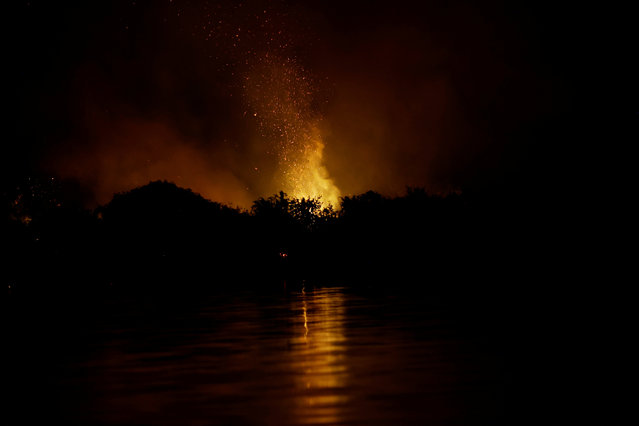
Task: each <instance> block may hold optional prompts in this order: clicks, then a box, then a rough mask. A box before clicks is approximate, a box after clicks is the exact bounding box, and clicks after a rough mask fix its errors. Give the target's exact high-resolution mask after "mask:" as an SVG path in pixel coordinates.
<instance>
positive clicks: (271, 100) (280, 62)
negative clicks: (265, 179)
mask: <svg viewBox="0 0 639 426" xmlns="http://www.w3.org/2000/svg"><path fill="white" fill-rule="evenodd" d="M243 88H244V95H245V100H246V106H247V112H246V116H248V117H249V118H250V119H252V120H255V121H256V124H257V128H258V129H259V133H260V135H261V142H266V145H267V147H268V148H267V149H268V151H269V152H274V153H275V154H276V156H277V160H278V163H279V167H278V169H277V171H278V173H279V174H278V176H276V178H275V181H276V183H277V185H278V186H279V188H278V189H280V190H283V191H284V192H286V193H287V194H289V195H291V196H293V197H295V198H315V199H319V202H320V204H321V205H322V207H328V205H332V206H334V207H338V206H339V197H340V190H339V188H338V187H337V185H336V184H335V183H334V182H333V180H332V179H331V177H330V175H329V173H328V170H327V168H326V165H325V162H324V147H325V144H324V141H323V139H322V135H321V132H320V124H321V122H322V115H321V112H320V111H319V108H318V107H317V105H316V104H317V103H318V102H317V100H318V98H321V96H320V95H319V94H318V93H319V92H321V90H319V89H318V86H317V84H316V83H315V81H314V79H313V78H312V76H311V75H310V73H309V72H308V71H307V70H306V69H304V67H302V66H301V65H299V64H298V63H297V61H295V60H294V58H288V57H286V58H278V57H276V56H273V55H271V56H268V57H266V58H265V59H263V60H262V61H261V62H259V63H258V64H255V66H254V67H253V68H252V69H251V71H250V73H248V74H247V75H246V76H245V78H244V84H243Z"/></svg>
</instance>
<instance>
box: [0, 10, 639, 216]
mask: <svg viewBox="0 0 639 426" xmlns="http://www.w3.org/2000/svg"><path fill="white" fill-rule="evenodd" d="M514 3H517V4H516V5H515V4H513V2H500V1H485V2H469V1H441V2H440V1H434V2H382V1H379V2H378V1H349V2H342V1H322V2H302V1H270V2H266V1H247V2H235V1H182V0H173V1H169V0H166V1H90V2H66V1H62V2H50V1H13V2H10V3H9V5H5V6H4V10H3V17H4V19H3V21H4V22H3V26H4V27H5V29H4V31H5V32H6V34H5V37H4V38H5V45H6V50H5V52H4V64H5V67H4V68H5V71H7V70H8V77H5V78H4V86H5V94H7V93H8V98H5V99H6V103H5V104H8V106H9V112H8V116H7V115H5V118H8V120H7V122H6V132H5V136H4V138H3V139H4V141H3V144H2V151H3V152H2V169H3V174H4V175H5V178H4V179H3V181H5V182H12V181H15V180H17V179H21V178H23V177H24V176H28V175H31V174H39V175H46V176H56V177H59V178H62V179H66V180H73V181H75V182H76V183H77V184H78V185H79V186H81V187H84V188H86V194H88V195H85V199H84V201H85V203H86V204H88V205H95V204H97V203H106V202H108V201H109V200H110V199H111V197H112V195H113V193H114V192H121V191H126V190H129V189H131V188H133V187H135V186H140V185H144V184H145V183H147V182H149V181H150V180H156V179H166V180H169V181H173V182H175V183H176V184H178V185H180V186H184V187H188V188H192V189H193V190H194V191H195V192H199V193H201V194H202V195H203V196H205V197H207V198H209V199H212V200H216V201H220V202H225V203H229V204H232V205H239V206H243V207H247V206H249V205H250V203H251V201H252V200H254V199H256V198H257V197H259V196H267V195H270V194H272V193H275V192H276V191H278V190H280V189H284V190H286V191H287V192H289V193H292V194H293V195H307V196H308V195H313V196H315V195H322V196H323V197H324V198H329V199H330V198H331V197H333V199H336V197H337V196H340V195H341V196H343V195H348V194H355V193H361V192H364V191H367V190H369V189H373V190H376V191H380V192H382V193H386V194H391V195H392V194H399V193H402V192H403V191H404V189H405V187H406V186H407V185H410V186H424V187H426V188H427V189H429V190H430V191H434V192H446V191H451V190H459V189H463V190H467V189H474V188H486V187H494V188H506V189H507V190H513V189H515V190H517V188H528V189H529V188H532V187H537V186H546V187H552V186H553V185H559V183H558V182H559V180H560V179H561V178H562V177H563V175H564V174H571V173H573V171H572V168H571V163H573V162H575V163H578V162H579V161H580V160H579V158H580V155H581V154H582V153H583V151H585V150H587V149H591V147H592V146H593V140H594V139H597V137H598V136H599V133H597V132H595V131H594V130H593V126H595V125H596V123H597V122H603V121H605V118H604V116H605V117H609V116H613V117H614V116H615V114H617V112H619V114H621V115H623V114H630V117H631V118H632V117H634V116H633V114H634V115H636V114H637V112H636V111H637V110H639V107H637V105H636V102H635V100H636V97H635V96H636V94H637V91H636V87H637V85H636V81H635V82H634V83H629V82H631V81H632V80H631V77H632V76H633V75H635V77H636V74H634V71H635V70H636V69H635V68H633V67H632V66H631V62H632V56H633V55H632V50H633V48H632V46H633V45H634V41H636V39H635V37H634V35H635V34H636V31H635V30H634V29H633V26H632V22H631V18H630V16H631V14H630V13H629V11H628V10H624V9H620V8H617V9H616V8H614V7H612V6H611V7H610V8H607V9H605V10H604V9H597V8H594V7H593V8H590V9H586V8H585V6H584V5H583V4H581V3H576V2H575V3H574V4H571V3H566V2H564V3H562V5H556V4H554V3H549V4H544V2H529V4H526V3H522V2H514ZM633 40H634V41H633ZM635 53H636V51H635ZM613 97H614V98H615V99H616V100H617V101H613V100H612V99H613ZM604 99H605V101H604ZM633 102H635V103H634V104H633ZM633 108H634V109H633ZM633 111H634V112H633ZM634 120H635V122H636V117H634ZM600 127H601V128H605V127H606V126H603V125H602V126H600ZM608 135H610V134H608ZM586 137H587V138H589V139H588V140H587V141H586V139H585V138H586ZM602 143H603V142H602ZM586 145H587V146H588V147H587V146H586ZM594 168H597V167H594ZM568 169H571V172H570V173H567V172H566V173H562V171H563V170H568ZM575 173H576V172H575ZM572 178H573V179H574V178H575V177H574V176H572ZM312 179H315V180H316V182H314V184H313V185H311V186H309V185H308V181H309V180H312ZM305 191H306V192H305Z"/></svg>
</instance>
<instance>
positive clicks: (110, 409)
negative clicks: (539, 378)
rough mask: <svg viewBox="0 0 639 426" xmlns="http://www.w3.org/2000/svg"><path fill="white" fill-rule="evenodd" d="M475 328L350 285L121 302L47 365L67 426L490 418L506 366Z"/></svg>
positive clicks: (406, 298) (422, 303)
mask: <svg viewBox="0 0 639 426" xmlns="http://www.w3.org/2000/svg"><path fill="white" fill-rule="evenodd" d="M471 322H472V321H471ZM480 334H481V333H479V334H478V332H477V327H473V325H472V324H470V323H469V322H468V320H467V319H463V318H461V319H460V317H459V315H458V314H457V313H456V311H455V310H451V309H445V308H442V307H441V306H438V305H437V304H429V303H428V301H427V300H415V298H412V297H410V295H403V296H402V295H399V296H398V295H388V294H380V293H379V292H372V291H371V292H362V291H359V292H357V291H351V290H349V289H346V288H299V289H297V290H295V291H290V289H289V291H282V292H278V293H277V294H268V295H266V294H255V293H251V292H246V293H238V294H233V295H228V294H227V295H217V296H209V297H202V298H200V299H199V300H197V301H190V302H188V303H184V302H181V303H175V304H173V303H171V302H170V301H165V302H164V304H163V303H153V304H146V305H145V303H144V302H140V301H139V300H138V301H129V302H124V301H119V302H114V303H113V304H112V305H111V306H110V307H109V308H108V309H107V314H105V315H102V316H101V317H100V320H99V321H98V322H97V324H94V325H92V326H91V327H90V328H89V329H88V331H86V332H85V334H84V335H83V337H82V340H81V341H79V342H75V345H72V346H74V350H73V351H72V354H67V355H64V356H61V357H59V360H58V361H57V362H56V366H55V368H54V369H53V370H54V373H51V378H50V381H51V382H52V383H53V385H52V386H53V388H55V393H56V394H57V396H56V400H55V403H53V405H55V410H54V411H55V412H56V413H57V414H56V416H58V417H60V419H62V420H64V421H65V422H66V423H67V424H167V425H208V424H268V425H270V424H275V425H283V424H331V425H334V424H361V425H376V424H385V425H386V424H387V425H398V424H432V425H449V424H450V425H452V424H464V425H468V424H496V423H499V422H500V420H501V419H502V417H503V410H504V407H503V399H504V395H503V392H504V383H503V381H504V374H503V371H502V367H503V366H502V365H501V358H500V354H499V351H498V350H497V349H496V348H495V347H494V345H492V344H490V343H489V342H486V341H485V340H483V339H482V338H481V336H480ZM47 368H49V367H47Z"/></svg>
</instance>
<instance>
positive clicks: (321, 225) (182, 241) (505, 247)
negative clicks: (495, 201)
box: [3, 180, 530, 291]
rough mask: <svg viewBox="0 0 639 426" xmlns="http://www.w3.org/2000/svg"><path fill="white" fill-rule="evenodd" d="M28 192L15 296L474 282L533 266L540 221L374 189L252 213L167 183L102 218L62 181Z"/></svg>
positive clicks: (12, 226)
mask: <svg viewBox="0 0 639 426" xmlns="http://www.w3.org/2000/svg"><path fill="white" fill-rule="evenodd" d="M28 188H29V190H28V191H25V190H24V188H23V189H22V190H20V191H19V192H18V193H14V194H9V195H10V196H6V202H5V208H6V209H7V210H6V212H5V213H6V218H7V219H6V220H5V221H4V227H5V235H7V238H6V240H5V244H6V245H7V246H8V247H9V248H10V250H9V251H8V252H9V253H10V254H9V256H8V263H7V264H8V265H9V267H8V268H6V269H5V271H4V276H3V280H4V282H5V284H6V285H7V286H8V287H9V286H11V288H12V289H13V291H21V289H25V288H29V289H38V290H42V291H46V290H51V289H55V291H59V290H60V289H61V288H72V289H74V291H77V290H78V289H85V290H90V289H94V288H97V287H101V286H120V287H122V286H124V287H126V286H130V287H139V286H144V287H147V288H148V287H158V288H160V287H166V286H168V287H170V288H193V287H196V288H220V287H222V288H226V287H229V288H232V287H237V286H246V285H258V286H267V285H269V283H272V282H274V281H281V280H325V281H331V282H357V283H366V284H367V285H370V284H378V283H384V284H385V285H390V286H401V285H410V286H413V287H415V288H420V289H424V288H428V287H429V286H433V285H435V284H434V283H437V285H441V283H442V282H444V281H445V282H446V285H448V286H455V285H459V284H460V283H465V285H467V284H468V283H469V282H477V281H478V279H479V277H483V278H486V277H489V278H490V279H491V280H492V281H493V282H494V281H496V280H498V279H502V280H504V279H507V276H508V271H512V270H515V269H516V268H517V267H518V265H520V264H521V263H522V262H523V261H524V260H526V255H527V254H526V253H524V252H522V249H525V248H526V247H527V245H529V243H528V242H527V239H528V238H529V236H530V235H529V233H527V231H526V230H527V229H528V228H529V224H527V223H523V222H522V221H521V217H519V216H511V215H510V213H508V212H504V210H503V209H502V210H501V213H500V212H499V210H498V209H494V208H491V209H487V208H486V203H480V202H478V201H477V200H476V199H473V198H472V197H470V196H468V195H466V194H457V193H451V194H448V195H445V196H440V195H431V194H428V193H427V192H426V191H425V190H423V189H420V188H408V189H407V192H406V194H405V195H403V196H401V197H395V198H389V197H385V196H382V195H381V194H379V193H376V192H372V191H370V192H367V193H364V194H361V195H356V196H349V197H344V198H342V200H341V205H340V206H339V209H333V208H331V207H329V208H323V207H322V205H321V203H320V200H317V199H295V198H291V197H289V196H287V194H285V193H283V192H280V193H279V194H277V195H273V196H271V197H269V198H260V199H258V200H256V201H255V202H254V203H253V206H252V207H251V209H250V210H249V211H245V210H241V209H238V208H231V207H228V206H225V205H221V204H219V203H216V202H212V201H209V200H206V199H204V198H202V197H201V196H199V195H198V194H195V193H193V192H192V191H190V190H188V189H183V188H180V187H177V186H176V185H174V184H172V183H169V182H162V181H157V182H151V183H149V184H148V185H145V186H143V187H139V188H136V189H133V190H131V191H129V192H126V193H121V194H117V195H115V197H114V198H113V200H112V201H111V202H110V203H108V204H107V205H104V206H100V207H99V208H97V209H95V210H94V211H89V210H85V209H84V208H82V207H81V206H80V205H79V204H74V203H69V202H66V201H65V200H64V193H63V191H61V190H60V188H59V187H58V186H57V184H56V183H55V182H54V181H53V180H51V181H39V182H38V183H35V184H34V183H31V186H29V187H28ZM5 195H7V194H5ZM519 273H520V274H521V271H519Z"/></svg>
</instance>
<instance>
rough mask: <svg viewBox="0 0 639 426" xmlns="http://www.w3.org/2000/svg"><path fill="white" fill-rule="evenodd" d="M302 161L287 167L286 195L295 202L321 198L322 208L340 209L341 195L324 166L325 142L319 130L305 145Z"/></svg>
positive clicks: (294, 162) (313, 128) (289, 164)
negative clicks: (303, 199)
mask: <svg viewBox="0 0 639 426" xmlns="http://www.w3.org/2000/svg"><path fill="white" fill-rule="evenodd" d="M301 145H302V149H301V153H300V156H299V158H298V159H295V160H293V161H291V162H290V163H285V167H284V170H283V176H284V191H285V192H287V193H288V194H290V195H292V196H293V197H295V198H318V199H319V200H320V203H321V204H322V207H328V206H329V205H331V206H334V207H337V206H339V197H340V191H339V188H338V187H337V186H336V185H335V183H334V182H333V180H332V179H331V178H330V176H329V173H328V170H326V167H325V166H324V146H325V145H324V142H323V141H322V137H321V135H320V132H319V129H318V128H317V126H313V127H312V128H311V134H310V135H309V137H308V140H305V141H303V143H301Z"/></svg>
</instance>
